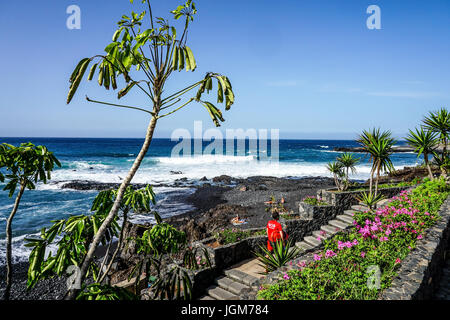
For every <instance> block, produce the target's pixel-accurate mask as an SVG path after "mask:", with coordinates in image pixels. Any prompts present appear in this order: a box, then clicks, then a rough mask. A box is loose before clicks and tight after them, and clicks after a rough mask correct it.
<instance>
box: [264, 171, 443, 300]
mask: <svg viewBox="0 0 450 320" xmlns="http://www.w3.org/2000/svg"><path fill="white" fill-rule="evenodd" d="M449 191H450V189H449V187H448V186H447V185H446V183H445V181H444V180H443V179H440V180H434V181H428V182H425V183H423V184H422V185H419V186H418V187H416V188H415V189H414V190H413V191H412V192H406V191H403V192H401V193H400V195H398V196H396V197H393V198H392V199H390V202H389V203H388V205H387V206H386V207H384V208H380V209H378V210H376V211H368V212H360V213H357V214H355V215H354V219H355V222H354V225H353V227H352V228H351V229H350V231H347V232H339V233H338V234H336V235H335V236H334V237H333V238H331V239H328V240H323V243H324V249H323V251H322V252H318V253H316V254H315V255H314V258H313V261H312V262H310V263H309V264H304V265H302V267H301V268H300V266H298V267H299V269H298V270H292V271H290V272H289V279H284V280H281V281H280V282H278V283H276V284H274V285H272V286H269V287H267V288H264V289H263V290H261V291H260V292H259V294H258V296H259V298H262V299H271V300H277V299H289V300H311V299H312V300H316V299H325V300H336V299H350V300H355V299H376V298H377V297H378V295H379V293H380V292H381V291H382V290H384V289H386V288H388V287H389V286H390V285H391V281H392V279H393V278H394V277H395V275H396V271H397V270H398V269H399V267H400V266H401V263H402V261H403V260H404V259H405V257H406V256H407V255H408V254H409V252H410V251H411V250H414V248H415V246H416V242H417V241H420V239H422V238H423V234H424V232H425V230H426V229H428V228H430V227H431V226H432V225H433V224H435V222H436V221H437V219H439V216H438V211H439V208H440V206H441V205H442V203H443V202H444V200H445V199H446V198H447V195H448V194H449ZM369 266H378V267H379V268H380V271H381V279H380V285H381V287H380V289H376V288H372V289H371V288H369V286H368V285H367V283H368V280H369V278H370V277H371V276H372V275H371V274H370V273H369V272H368V271H367V270H368V268H369Z"/></svg>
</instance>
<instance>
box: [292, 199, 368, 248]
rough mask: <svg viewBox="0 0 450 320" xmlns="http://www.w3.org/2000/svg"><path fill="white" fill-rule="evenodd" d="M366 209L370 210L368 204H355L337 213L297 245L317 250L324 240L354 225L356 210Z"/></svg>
mask: <svg viewBox="0 0 450 320" xmlns="http://www.w3.org/2000/svg"><path fill="white" fill-rule="evenodd" d="M366 210H368V208H367V207H366V206H363V205H353V206H352V207H351V209H350V210H345V211H344V213H343V214H341V215H337V216H336V218H335V219H333V220H331V221H329V222H328V224H327V225H324V226H321V227H320V230H316V231H313V232H312V235H311V236H307V237H305V238H303V241H300V242H297V243H296V244H295V245H296V246H297V247H298V248H300V249H301V250H302V251H303V252H310V251H313V250H317V249H318V248H319V247H320V246H321V244H322V240H324V239H328V238H330V237H332V236H333V235H335V234H336V233H338V232H339V231H342V230H345V229H348V228H350V227H351V226H352V225H353V215H354V214H355V213H356V212H363V211H366Z"/></svg>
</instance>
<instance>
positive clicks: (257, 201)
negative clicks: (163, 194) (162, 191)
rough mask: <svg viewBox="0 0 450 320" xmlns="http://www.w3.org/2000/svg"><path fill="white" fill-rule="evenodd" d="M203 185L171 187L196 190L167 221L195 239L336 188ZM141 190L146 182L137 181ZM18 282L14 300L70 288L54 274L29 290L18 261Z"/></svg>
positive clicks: (303, 181) (75, 184) (252, 222)
mask: <svg viewBox="0 0 450 320" xmlns="http://www.w3.org/2000/svg"><path fill="white" fill-rule="evenodd" d="M200 182H201V183H198V182H194V181H187V179H178V180H177V181H175V183H174V184H171V185H164V186H170V187H189V188H192V187H194V188H196V190H195V192H194V193H193V194H191V195H189V196H187V197H186V198H185V199H183V201H186V203H189V204H192V205H193V206H194V207H195V208H196V209H195V210H192V211H190V212H188V213H185V214H182V215H178V216H174V217H171V218H167V219H164V220H165V221H166V222H168V223H171V224H173V225H174V226H176V227H178V228H179V229H181V230H183V231H185V232H186V233H187V234H188V235H189V240H191V241H194V240H199V239H203V238H205V237H207V236H209V235H210V234H211V232H213V231H215V230H217V229H219V228H227V227H232V224H231V223H230V220H231V219H232V218H233V217H235V216H236V215H239V217H240V218H244V219H246V220H247V223H246V224H245V225H243V226H241V227H242V228H254V227H264V226H265V224H266V223H267V221H268V218H269V214H268V213H267V212H266V210H265V205H264V202H265V201H269V200H270V198H271V197H272V196H274V197H275V198H276V199H277V200H279V199H281V197H283V198H284V199H285V207H286V209H288V210H297V207H298V202H299V201H301V200H302V199H303V198H304V197H306V196H309V195H315V194H316V191H317V190H318V189H322V188H327V187H331V186H332V185H333V180H332V179H331V178H324V177H311V178H292V177H287V178H275V177H264V176H258V177H250V178H247V179H240V178H233V177H229V176H225V175H222V176H218V177H215V178H212V179H210V180H208V179H206V178H204V179H201V180H200ZM133 186H134V187H136V188H140V187H143V186H144V185H142V184H133ZM115 187H118V184H114V183H98V182H90V181H68V182H67V183H63V184H62V188H64V189H75V190H105V189H108V188H115ZM13 268H14V278H13V279H14V283H13V285H12V290H11V298H12V299H14V300H58V299H62V298H63V296H64V293H65V290H66V283H65V282H66V280H65V278H64V277H62V278H56V277H55V278H51V279H46V280H44V281H42V282H40V283H39V284H38V285H37V286H36V287H35V288H33V289H32V290H30V291H27V290H26V279H27V269H28V263H27V262H21V263H16V264H14V267H13ZM0 279H1V281H0V296H2V295H3V294H2V293H3V290H4V280H3V279H5V267H4V266H2V267H0Z"/></svg>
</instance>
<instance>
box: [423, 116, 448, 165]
mask: <svg viewBox="0 0 450 320" xmlns="http://www.w3.org/2000/svg"><path fill="white" fill-rule="evenodd" d="M423 126H424V128H425V129H427V130H430V131H432V132H434V133H437V134H438V135H439V140H440V143H441V144H442V154H441V161H440V162H441V163H444V162H445V160H446V159H447V143H448V139H449V134H450V112H448V110H447V109H445V108H441V109H439V110H438V111H433V112H430V113H429V114H428V116H427V117H425V118H424V119H423Z"/></svg>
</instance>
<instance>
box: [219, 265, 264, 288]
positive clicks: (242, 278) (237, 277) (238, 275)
mask: <svg viewBox="0 0 450 320" xmlns="http://www.w3.org/2000/svg"><path fill="white" fill-rule="evenodd" d="M224 273H225V275H226V276H227V277H228V278H231V279H232V280H234V281H237V282H239V283H242V284H245V285H246V286H249V287H253V286H255V285H257V284H258V283H259V279H258V278H256V277H254V276H252V275H249V274H247V273H245V272H242V271H240V270H236V269H228V270H225V271H224Z"/></svg>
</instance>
